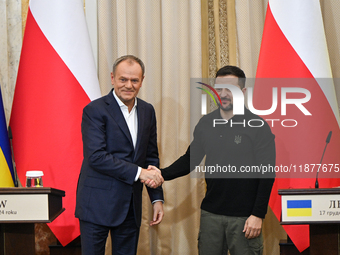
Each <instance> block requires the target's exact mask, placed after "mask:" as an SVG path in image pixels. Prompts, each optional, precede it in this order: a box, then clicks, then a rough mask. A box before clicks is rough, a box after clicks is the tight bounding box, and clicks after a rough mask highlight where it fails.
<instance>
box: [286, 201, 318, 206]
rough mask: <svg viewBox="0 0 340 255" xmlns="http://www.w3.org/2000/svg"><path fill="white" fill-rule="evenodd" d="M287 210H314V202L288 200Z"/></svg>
mask: <svg viewBox="0 0 340 255" xmlns="http://www.w3.org/2000/svg"><path fill="white" fill-rule="evenodd" d="M287 208H312V200H287Z"/></svg>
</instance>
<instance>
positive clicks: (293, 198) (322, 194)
mask: <svg viewBox="0 0 340 255" xmlns="http://www.w3.org/2000/svg"><path fill="white" fill-rule="evenodd" d="M279 194H280V195H281V205H282V219H281V224H311V223H340V189H338V188H334V189H287V190H279Z"/></svg>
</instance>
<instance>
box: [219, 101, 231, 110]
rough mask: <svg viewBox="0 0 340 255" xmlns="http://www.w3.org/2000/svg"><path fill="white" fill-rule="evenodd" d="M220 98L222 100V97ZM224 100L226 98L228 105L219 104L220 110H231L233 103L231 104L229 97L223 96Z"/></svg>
mask: <svg viewBox="0 0 340 255" xmlns="http://www.w3.org/2000/svg"><path fill="white" fill-rule="evenodd" d="M221 100H222V98H221ZM224 100H228V101H229V105H227V106H226V107H223V105H221V104H220V109H221V110H222V111H225V112H228V111H231V110H233V104H232V102H231V100H230V99H229V98H224Z"/></svg>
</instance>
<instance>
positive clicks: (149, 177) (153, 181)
mask: <svg viewBox="0 0 340 255" xmlns="http://www.w3.org/2000/svg"><path fill="white" fill-rule="evenodd" d="M139 179H140V180H141V182H143V183H145V185H147V186H148V187H150V188H157V187H158V186H160V185H162V183H163V182H164V179H163V177H162V175H161V171H160V170H159V169H158V168H156V167H154V168H153V169H150V166H149V168H148V169H144V168H142V170H141V172H140V175H139Z"/></svg>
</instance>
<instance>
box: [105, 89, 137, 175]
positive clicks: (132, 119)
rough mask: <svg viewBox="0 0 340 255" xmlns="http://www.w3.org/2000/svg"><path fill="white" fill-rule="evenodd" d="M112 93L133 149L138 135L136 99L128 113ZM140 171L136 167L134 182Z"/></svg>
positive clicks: (126, 108) (125, 107)
mask: <svg viewBox="0 0 340 255" xmlns="http://www.w3.org/2000/svg"><path fill="white" fill-rule="evenodd" d="M112 93H113V96H114V97H115V99H116V101H117V103H118V105H119V107H120V110H121V111H122V113H123V116H124V118H125V121H126V124H127V126H128V128H129V131H130V135H131V138H132V143H133V148H136V141H137V133H138V118H137V99H136V98H135V104H134V106H133V107H132V109H131V111H130V112H129V109H128V107H127V106H126V105H125V104H124V103H123V102H122V101H121V100H120V99H119V97H118V96H117V95H116V93H115V91H114V90H113V91H112ZM141 171H142V168H141V167H140V166H138V171H137V174H136V177H135V181H137V180H138V178H139V175H140V172H141Z"/></svg>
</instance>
